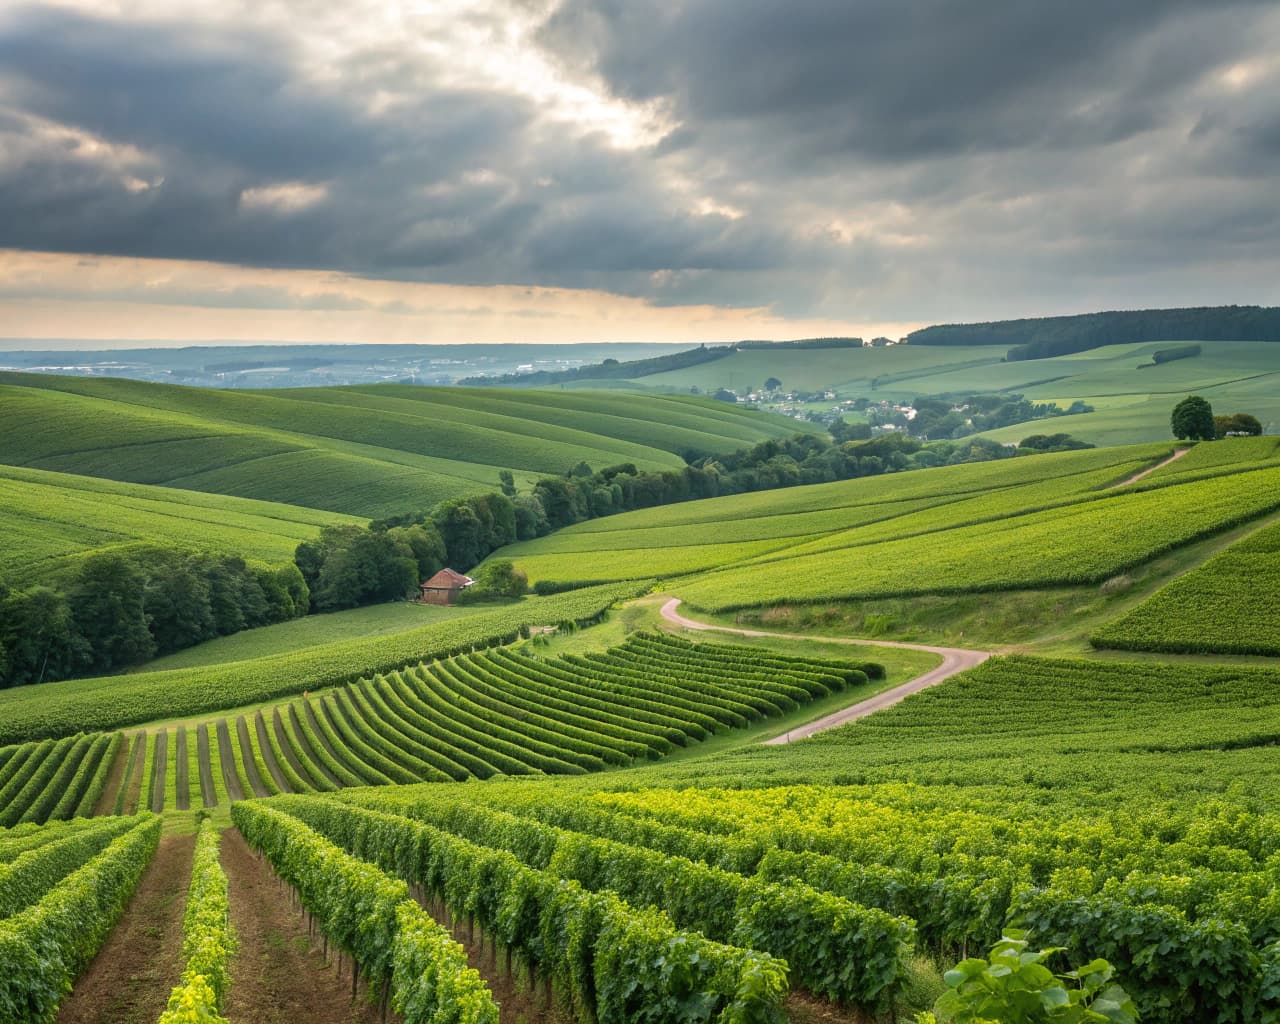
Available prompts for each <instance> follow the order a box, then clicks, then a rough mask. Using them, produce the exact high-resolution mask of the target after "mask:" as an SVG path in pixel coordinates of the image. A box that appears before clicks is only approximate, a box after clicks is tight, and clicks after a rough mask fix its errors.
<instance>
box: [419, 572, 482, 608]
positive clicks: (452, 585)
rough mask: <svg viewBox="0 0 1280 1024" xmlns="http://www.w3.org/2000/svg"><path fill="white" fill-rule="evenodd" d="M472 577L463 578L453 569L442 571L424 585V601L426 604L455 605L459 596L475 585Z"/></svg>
mask: <svg viewBox="0 0 1280 1024" xmlns="http://www.w3.org/2000/svg"><path fill="white" fill-rule="evenodd" d="M474 582H475V580H473V579H472V578H471V577H470V576H463V575H462V573H460V572H454V571H453V570H452V569H441V570H440V571H439V572H438V573H436V574H435V575H434V576H432V577H431V579H429V580H427V582H426V583H423V584H422V588H421V589H422V600H423V601H424V602H425V603H426V604H454V603H455V602H456V601H457V600H458V595H459V594H461V593H462V591H463V590H464V589H465V588H467V587H469V586H471V584H472V583H474Z"/></svg>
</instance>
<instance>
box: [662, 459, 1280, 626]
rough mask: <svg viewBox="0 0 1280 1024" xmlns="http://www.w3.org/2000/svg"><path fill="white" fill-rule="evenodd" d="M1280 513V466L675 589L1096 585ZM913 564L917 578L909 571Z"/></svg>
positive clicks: (774, 597)
mask: <svg viewBox="0 0 1280 1024" xmlns="http://www.w3.org/2000/svg"><path fill="white" fill-rule="evenodd" d="M1277 507H1280V470H1277V469H1267V470H1259V471H1257V472H1250V473H1240V474H1237V475H1234V476H1226V477H1217V478H1215V479H1210V480H1203V481H1196V482H1192V483H1185V484H1178V485H1170V486H1166V487H1159V488H1152V489H1148V490H1139V491H1136V492H1135V491H1130V490H1128V489H1124V490H1120V491H1112V492H1105V493H1102V494H1100V495H1098V496H1097V497H1095V498H1094V500H1090V501H1081V502H1078V503H1076V504H1072V505H1066V506H1063V507H1061V508H1056V509H1050V510H1048V511H1043V512H1031V513H1029V514H1026V515H1019V516H1013V517H1010V518H1008V519H1002V520H998V521H996V522H992V523H984V524H980V525H976V526H962V527H958V528H956V529H943V530H940V531H938V532H936V533H934V534H931V535H930V536H929V537H928V538H927V540H924V541H922V540H920V539H917V538H914V537H912V538H907V539H902V540H885V541H881V542H877V543H869V544H864V545H857V544H856V534H857V532H858V531H853V533H852V535H850V536H849V537H848V538H847V543H848V546H846V547H841V548H839V549H836V550H832V551H824V552H821V553H815V554H808V555H804V554H802V555H797V556H796V557H794V558H786V557H780V558H778V559H777V560H776V561H772V562H771V563H770V565H769V566H768V569H767V571H765V570H763V569H762V568H761V567H760V566H758V565H753V566H744V567H736V568H731V569H727V570H724V571H721V572H715V573H709V574H705V575H702V576H699V577H697V578H696V579H694V580H692V581H690V582H689V583H687V584H681V585H679V586H676V587H674V588H673V589H675V590H676V592H677V593H679V594H680V595H681V596H682V597H684V598H685V599H687V600H688V601H689V602H690V603H691V604H694V605H696V606H700V607H704V608H708V609H711V610H716V611H725V610H730V609H733V608H740V607H749V606H756V605H762V604H770V603H774V602H778V601H819V600H832V599H840V598H844V599H853V598H871V597H891V596H907V595H913V594H954V593H966V592H971V591H985V590H1017V589H1027V588H1035V587H1052V586H1065V585H1070V584H1089V583H1100V582H1102V581H1103V580H1106V579H1108V578H1109V577H1111V576H1114V575H1116V574H1118V573H1121V572H1124V571H1125V570H1127V569H1131V568H1133V567H1135V566H1137V565H1140V564H1142V563H1143V562H1146V561H1149V560H1150V559H1152V558H1154V557H1156V556H1157V555H1160V554H1163V553H1164V552H1166V551H1170V550H1173V549H1174V548H1177V547H1180V546H1182V545H1184V544H1189V543H1191V542H1193V541H1195V540H1199V539H1201V538H1203V537H1207V536H1211V535H1212V534H1214V533H1218V532H1221V531H1223V530H1226V529H1229V528H1230V527H1232V526H1236V525H1238V524H1240V523H1243V522H1248V521H1249V520H1250V519H1254V518H1256V517H1258V516H1260V515H1263V514H1265V513H1267V512H1270V511H1272V510H1274V509H1275V508H1277ZM907 566H909V567H910V571H909V572H905V571H904V567H907Z"/></svg>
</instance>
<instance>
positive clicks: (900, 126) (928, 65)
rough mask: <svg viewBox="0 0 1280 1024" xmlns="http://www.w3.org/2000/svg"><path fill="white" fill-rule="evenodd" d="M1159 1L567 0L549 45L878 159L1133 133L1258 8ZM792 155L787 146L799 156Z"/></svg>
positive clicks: (744, 118)
mask: <svg viewBox="0 0 1280 1024" xmlns="http://www.w3.org/2000/svg"><path fill="white" fill-rule="evenodd" d="M1266 6H1268V5H1267V4H1265V3H1263V2H1257V3H1248V2H1241V3H1230V2H1227V3H1219V4H1215V5H1212V6H1210V5H1205V4H1203V3H1201V2H1199V0H1160V2H1147V3H1135V4H1116V3H1114V2H1112V0H1081V2H1073V3H1061V2H1059V3H1026V2H1025V0H984V2H982V3H974V2H972V0H963V2H959V0H912V2H907V3H904V2H901V0H859V2H857V3H850V2H848V0H797V2H793V3H786V4H759V3H747V4H743V3H740V2H737V0H704V2H697V0H693V2H685V3H680V2H677V3H672V4H669V5H664V8H663V12H662V13H661V14H660V15H658V16H654V13H653V10H652V8H651V7H650V6H649V5H644V4H634V3H630V2H627V0H566V3H564V4H563V5H562V6H561V7H560V9H559V10H558V11H557V12H556V13H555V14H554V15H553V16H552V17H551V18H550V19H549V21H548V22H547V24H546V25H545V27H544V29H543V31H542V38H543V40H544V42H545V43H546V44H547V45H548V46H549V47H550V48H551V49H552V50H553V51H555V52H557V53H558V54H559V55H560V57H561V58H562V59H563V60H564V61H565V63H566V64H568V65H569V66H572V67H574V68H576V69H577V70H579V71H582V72H586V71H592V72H596V73H598V74H600V75H601V76H602V77H603V78H604V79H605V81H606V82H607V83H608V84H609V85H610V86H611V87H612V89H613V90H614V91H615V92H616V93H617V94H619V95H622V96H626V97H629V98H632V99H637V100H647V99H654V98H670V99H672V100H673V101H674V103H675V104H676V109H677V111H678V112H679V114H680V115H681V117H682V120H684V121H685V123H686V124H687V125H692V126H695V127H697V126H701V127H703V128H706V127H708V126H724V125H728V124H733V123H735V122H740V123H743V124H746V125H750V126H751V127H752V134H753V135H754V136H755V138H756V139H757V140H758V141H759V142H760V143H762V144H767V143H768V142H770V141H772V140H773V136H772V135H771V134H770V132H769V131H763V130H760V128H759V125H760V123H761V121H762V120H764V121H772V122H776V124H774V125H772V126H771V127H776V128H777V129H778V130H779V131H780V133H781V134H780V136H778V141H787V142H791V143H794V142H795V141H796V140H797V138H801V139H804V140H805V145H804V147H803V149H802V151H801V152H800V153H797V154H796V155H798V156H809V155H812V154H813V153H815V152H826V153H849V152H856V153H857V154H858V155H860V156H863V157H867V158H873V159H898V158H902V157H908V158H909V157H920V156H936V155H939V154H946V153H952V152H974V151H982V150H1000V149H1005V148H1010V147H1022V146H1026V145H1029V144H1037V143H1039V144H1049V145H1060V146H1069V147H1074V146H1080V145H1088V144H1104V143H1108V142H1113V141H1117V140H1119V139H1123V138H1127V137H1129V136H1131V135H1133V134H1135V133H1138V132H1141V131H1144V130H1147V129H1149V128H1151V127H1153V126H1154V125H1155V124H1157V123H1158V121H1159V118H1160V116H1161V111H1162V110H1164V109H1165V108H1166V107H1167V103H1168V100H1169V98H1170V91H1171V90H1173V89H1177V88H1179V87H1180V86H1182V85H1184V84H1185V83H1187V82H1189V81H1194V80H1195V79H1196V78H1197V77H1198V76H1199V75H1200V74H1202V73H1203V71H1204V70H1205V69H1206V68H1207V67H1212V66H1214V65H1215V64H1216V63H1218V62H1219V61H1221V60H1223V59H1225V58H1229V57H1230V56H1231V55H1232V54H1233V53H1237V52H1239V50H1240V49H1241V48H1242V46H1245V45H1246V44H1247V43H1248V42H1249V33H1250V31H1251V30H1252V28H1253V25H1254V19H1253V18H1252V17H1251V16H1250V12H1249V8H1251V7H1252V8H1256V9H1258V10H1262V9H1264V8H1265V7H1266ZM793 152H794V151H793Z"/></svg>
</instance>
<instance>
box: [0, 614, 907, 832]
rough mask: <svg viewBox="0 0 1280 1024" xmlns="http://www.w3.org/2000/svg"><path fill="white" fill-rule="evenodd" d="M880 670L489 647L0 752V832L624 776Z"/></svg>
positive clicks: (648, 645) (689, 654) (651, 641)
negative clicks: (624, 770) (293, 796)
mask: <svg viewBox="0 0 1280 1024" xmlns="http://www.w3.org/2000/svg"><path fill="white" fill-rule="evenodd" d="M883 677H884V668H883V666H881V665H879V664H875V663H868V664H863V665H860V666H855V665H852V664H848V663H840V662H830V661H822V660H817V659H811V660H801V659H795V658H788V657H785V656H781V655H771V654H769V653H768V652H763V651H759V650H755V649H749V648H739V647H732V646H725V645H719V644H715V645H711V644H691V643H689V642H687V641H682V640H678V639H676V638H673V637H669V636H666V635H658V634H648V633H646V634H635V635H633V636H632V637H630V638H629V639H628V640H627V641H626V642H625V643H624V644H622V645H620V646H618V647H614V648H611V649H609V650H608V651H606V652H604V653H601V654H595V655H588V656H582V657H579V656H568V657H558V658H546V659H544V658H538V657H536V656H533V655H530V654H528V653H526V650H525V649H518V650H509V649H506V648H502V647H498V648H494V649H492V650H489V651H484V652H480V653H475V654H467V655H460V656H457V657H453V658H447V659H444V660H440V661H434V662H430V663H427V662H422V663H418V664H412V665H407V666H403V667H401V668H399V669H397V670H394V671H391V672H388V673H385V674H381V675H377V676H373V677H366V678H362V679H359V680H358V681H356V682H354V683H351V684H349V685H347V686H345V687H341V688H338V689H335V690H330V691H327V692H323V693H318V694H306V695H303V696H302V697H299V698H298V699H296V700H293V701H289V702H286V703H282V704H277V705H275V706H273V707H267V708H260V709H257V710H256V711H253V712H251V713H245V714H240V715H235V716H226V717H218V718H215V719H212V720H209V721H203V722H199V723H197V724H191V725H186V726H180V727H177V728H160V729H149V730H139V731H135V732H132V733H130V734H128V735H126V734H125V733H121V732H117V733H115V734H114V735H108V734H106V733H95V734H78V735H76V736H69V737H65V738H63V739H59V740H53V739H47V740H42V741H33V742H29V743H25V744H20V745H14V746H9V747H5V748H3V749H0V808H2V809H3V810H0V826H7V825H15V824H19V823H24V822H37V823H40V822H44V821H48V820H54V819H63V818H69V817H73V816H77V815H88V814H93V813H95V811H96V812H97V813H112V812H114V813H117V814H122V813H123V814H132V813H135V812H136V811H139V810H150V811H155V812H161V811H165V810H178V811H186V810H191V809H198V808H202V807H203V808H209V807H216V806H219V805H225V804H227V803H228V802H230V801H234V800H243V799H246V798H251V797H262V796H270V795H274V794H278V793H313V792H330V791H333V790H336V789H340V788H343V787H346V786H385V785H392V784H403V783H415V782H455V781H463V780H466V779H470V778H480V779H487V778H491V777H493V776H495V775H507V776H512V775H543V774H546V775H579V774H583V773H586V772H595V771H603V770H605V769H608V768H618V767H627V766H630V765H633V764H636V763H640V762H643V761H647V760H654V759H657V758H660V757H663V756H664V755H666V754H669V753H670V752H671V751H672V750H674V749H676V748H677V747H685V746H687V745H689V744H691V743H695V742H697V741H699V740H703V739H706V738H707V737H709V736H711V735H713V734H715V733H719V732H724V731H727V730H730V729H741V728H745V727H747V726H748V725H751V724H754V723H757V722H761V721H763V720H765V719H767V718H771V717H774V718H776V717H779V716H781V715H783V714H785V713H787V712H791V711H794V710H796V709H797V708H799V707H800V706H802V705H803V704H806V703H808V702H810V701H812V700H814V699H816V698H820V697H826V696H829V695H831V694H833V693H838V692H841V691H844V690H846V689H850V688H867V687H868V683H869V679H872V678H874V679H881V678H883ZM113 766H114V767H115V769H116V770H115V771H114V772H113V771H112V768H113Z"/></svg>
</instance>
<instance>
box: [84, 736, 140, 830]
mask: <svg viewBox="0 0 1280 1024" xmlns="http://www.w3.org/2000/svg"><path fill="white" fill-rule="evenodd" d="M129 748H130V741H129V740H127V739H126V740H125V742H123V743H121V744H120V746H119V747H118V748H117V749H116V755H115V760H114V761H112V762H111V766H110V767H109V768H108V769H107V781H106V784H105V785H104V786H103V787H102V792H101V794H99V796H98V802H97V803H96V804H94V805H93V809H92V811H91V812H90V813H92V814H94V815H98V814H113V813H115V809H116V801H117V799H118V798H119V796H120V787H121V786H123V785H124V783H125V779H124V770H125V768H126V767H127V766H128V764H129Z"/></svg>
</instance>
